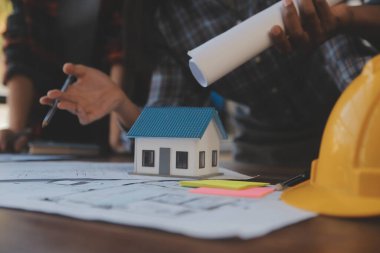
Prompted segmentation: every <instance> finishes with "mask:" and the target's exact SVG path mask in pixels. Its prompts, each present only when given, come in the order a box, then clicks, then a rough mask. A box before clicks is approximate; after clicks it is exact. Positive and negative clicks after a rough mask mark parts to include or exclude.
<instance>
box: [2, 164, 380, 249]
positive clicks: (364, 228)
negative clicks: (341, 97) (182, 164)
mask: <svg viewBox="0 0 380 253" xmlns="http://www.w3.org/2000/svg"><path fill="white" fill-rule="evenodd" d="M224 166H225V167H227V168H233V169H236V170H237V171H240V172H244V173H246V174H251V175H256V174H260V175H262V176H264V177H268V179H269V178H272V179H275V180H282V179H284V178H288V177H289V176H291V175H294V174H297V173H298V172H300V171H302V169H286V168H270V169H268V168H265V169H264V168H260V167H259V166H252V165H246V164H236V163H232V162H225V164H224ZM379 236H380V217H378V218H368V219H339V218H330V217H317V218H314V219H310V220H307V221H303V222H301V223H298V224H294V225H291V226H288V227H285V228H283V229H280V230H277V231H274V232H272V233H270V234H268V235H266V236H263V237H260V238H256V239H252V240H239V239H228V240H200V239H194V238H189V237H185V236H181V235H176V234H170V233H166V232H162V231H157V230H151V229H143V228H135V227H128V226H119V225H114V224H108V223H103V222H88V221H81V220H75V219H71V218H66V217H62V216H56V215H45V214H40V213H33V212H24V211H18V210H11V209H0V253H8V252H12V253H13V252H14V253H22V252H28V253H34V252H36V253H37V252H38V253H44V252H49V253H55V252H65V253H67V252H69V253H76V252H81V253H86V252H89V253H90V252H91V253H97V252H112V253H118V252H149V253H152V252H163V253H170V252H175V253H178V252H181V253H187V252H189V253H190V252H207V253H210V252H218V253H224V252H226V253H235V252H238V253H243V252H266V253H272V252H275V253H278V252H291V253H297V252H308V253H313V252H323V253H328V252H333V253H338V252H344V253H351V252H360V253H361V252H363V253H364V252H365V253H371V252H376V253H378V252H380V239H379V238H380V237H379Z"/></svg>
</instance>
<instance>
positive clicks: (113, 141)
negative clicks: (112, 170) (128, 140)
mask: <svg viewBox="0 0 380 253" xmlns="http://www.w3.org/2000/svg"><path fill="white" fill-rule="evenodd" d="M123 75H124V70H123V66H122V65H121V64H115V65H113V66H112V68H111V72H110V77H111V80H112V81H113V82H114V83H115V84H116V85H118V87H120V88H121V85H122V81H123ZM120 134H121V130H120V125H119V121H118V116H117V114H116V113H115V112H111V115H110V126H109V144H110V146H111V148H112V149H113V150H114V151H116V152H118V151H121V150H122V147H123V145H122V143H121V139H120Z"/></svg>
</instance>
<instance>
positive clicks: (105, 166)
mask: <svg viewBox="0 0 380 253" xmlns="http://www.w3.org/2000/svg"><path fill="white" fill-rule="evenodd" d="M132 170H133V164H131V163H106V162H103V163H102V162H77V161H60V162H22V163H18V162H13V163H12V162H9V163H0V181H6V180H8V181H9V180H54V179H125V178H129V175H128V171H132Z"/></svg>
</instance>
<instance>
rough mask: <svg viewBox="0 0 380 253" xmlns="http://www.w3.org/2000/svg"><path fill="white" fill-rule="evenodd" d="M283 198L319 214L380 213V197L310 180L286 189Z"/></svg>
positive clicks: (287, 201)
mask: <svg viewBox="0 0 380 253" xmlns="http://www.w3.org/2000/svg"><path fill="white" fill-rule="evenodd" d="M281 199H282V200H283V201H284V202H285V203H287V204H289V205H292V206H295V207H298V208H301V209H305V210H308V211H312V212H316V213H319V214H324V215H330V216H339V217H370V216H378V215H380V198H368V197H358V196H355V195H353V194H352V195H348V194H347V193H345V192H334V191H331V190H328V189H325V188H322V187H319V186H317V185H313V184H311V183H310V180H308V181H305V182H303V183H301V184H299V185H296V186H294V187H291V188H288V189H286V190H285V191H284V192H283V194H282V195H281Z"/></svg>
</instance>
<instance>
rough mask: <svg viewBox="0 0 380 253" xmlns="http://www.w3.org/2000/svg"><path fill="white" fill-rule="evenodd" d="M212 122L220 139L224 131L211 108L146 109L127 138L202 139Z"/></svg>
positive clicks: (224, 134) (224, 133)
mask: <svg viewBox="0 0 380 253" xmlns="http://www.w3.org/2000/svg"><path fill="white" fill-rule="evenodd" d="M211 120H214V122H215V124H216V126H217V128H218V130H219V133H220V136H221V138H222V139H227V134H226V131H225V130H224V127H223V125H222V122H221V121H220V118H219V116H218V112H217V111H216V110H215V109H214V108H211V107H146V108H145V109H144V110H143V111H142V112H141V114H140V116H139V117H138V119H137V120H136V122H135V123H134V124H133V126H132V128H131V129H130V130H129V132H128V136H129V137H171V138H199V139H200V138H202V136H203V134H204V132H205V131H206V128H207V126H208V125H209V123H210V122H211Z"/></svg>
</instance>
